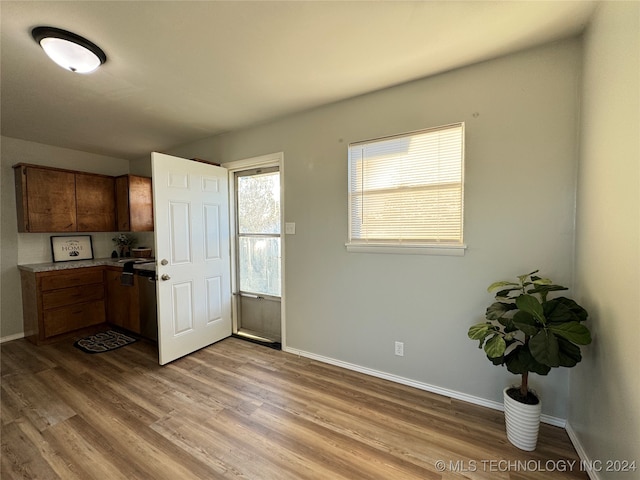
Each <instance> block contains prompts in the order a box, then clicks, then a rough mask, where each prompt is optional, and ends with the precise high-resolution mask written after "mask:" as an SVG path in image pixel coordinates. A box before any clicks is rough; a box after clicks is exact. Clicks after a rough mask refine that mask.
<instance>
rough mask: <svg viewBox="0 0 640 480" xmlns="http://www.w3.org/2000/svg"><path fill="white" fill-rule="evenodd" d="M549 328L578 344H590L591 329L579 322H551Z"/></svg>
mask: <svg viewBox="0 0 640 480" xmlns="http://www.w3.org/2000/svg"><path fill="white" fill-rule="evenodd" d="M549 330H551V331H552V332H553V333H555V334H556V335H559V336H561V337H563V338H566V339H567V340H569V341H570V342H572V343H575V344H577V345H589V344H590V343H591V333H590V332H589V329H588V328H587V327H585V326H584V325H582V324H581V323H578V322H569V323H559V324H555V323H554V324H549Z"/></svg>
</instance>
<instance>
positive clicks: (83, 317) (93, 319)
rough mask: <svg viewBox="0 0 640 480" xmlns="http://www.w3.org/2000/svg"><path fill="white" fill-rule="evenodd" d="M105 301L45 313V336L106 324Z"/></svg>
mask: <svg viewBox="0 0 640 480" xmlns="http://www.w3.org/2000/svg"><path fill="white" fill-rule="evenodd" d="M104 321H105V311H104V301H103V300H99V301H97V302H91V303H83V304H82V305H71V306H68V307H62V308H56V309H53V310H48V311H45V312H44V336H45V337H53V336H54V335H59V334H61V333H66V332H71V331H73V330H77V329H79V328H84V327H89V326H91V325H98V324H100V323H104Z"/></svg>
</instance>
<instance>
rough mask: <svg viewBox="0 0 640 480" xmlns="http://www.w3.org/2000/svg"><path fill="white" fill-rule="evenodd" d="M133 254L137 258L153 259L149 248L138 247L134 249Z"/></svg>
mask: <svg viewBox="0 0 640 480" xmlns="http://www.w3.org/2000/svg"><path fill="white" fill-rule="evenodd" d="M131 253H132V254H133V256H134V257H136V258H150V257H151V249H150V248H149V247H137V248H132V249H131Z"/></svg>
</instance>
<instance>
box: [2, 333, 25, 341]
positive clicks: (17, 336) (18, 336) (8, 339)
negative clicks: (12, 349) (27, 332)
mask: <svg viewBox="0 0 640 480" xmlns="http://www.w3.org/2000/svg"><path fill="white" fill-rule="evenodd" d="M19 338H24V332H20V333H15V334H13V335H7V336H6V337H0V343H4V342H10V341H11V340H17V339H19Z"/></svg>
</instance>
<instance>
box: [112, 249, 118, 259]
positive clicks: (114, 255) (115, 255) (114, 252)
mask: <svg viewBox="0 0 640 480" xmlns="http://www.w3.org/2000/svg"><path fill="white" fill-rule="evenodd" d="M111 258H118V252H116V251H115V250H114V251H113V252H111Z"/></svg>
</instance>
